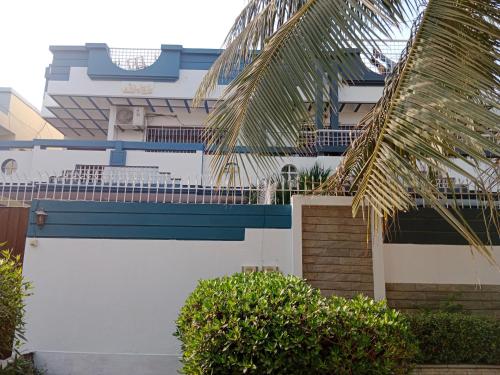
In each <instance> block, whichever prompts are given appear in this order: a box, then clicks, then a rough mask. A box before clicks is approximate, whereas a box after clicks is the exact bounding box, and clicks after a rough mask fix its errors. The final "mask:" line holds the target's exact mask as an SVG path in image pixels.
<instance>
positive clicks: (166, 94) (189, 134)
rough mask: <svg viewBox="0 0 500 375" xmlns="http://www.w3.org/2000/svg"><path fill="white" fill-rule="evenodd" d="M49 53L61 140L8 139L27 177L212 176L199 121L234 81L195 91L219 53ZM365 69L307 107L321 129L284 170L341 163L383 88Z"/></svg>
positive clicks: (4, 150)
mask: <svg viewBox="0 0 500 375" xmlns="http://www.w3.org/2000/svg"><path fill="white" fill-rule="evenodd" d="M50 51H51V52H52V54H53V60H52V63H51V64H50V65H49V66H48V67H47V69H46V73H45V77H46V85H45V93H44V101H43V108H42V116H43V118H44V119H45V120H46V121H47V122H49V123H50V124H51V125H52V126H53V127H55V128H56V129H57V130H58V131H60V132H61V133H62V134H64V140H57V141H55V140H43V139H41V140H40V139H35V140H33V141H26V142H2V143H1V144H0V164H1V163H6V161H7V160H10V163H9V165H12V164H13V163H15V165H16V166H17V168H16V169H15V172H16V173H17V174H19V175H22V176H30V177H31V178H37V177H38V175H37V174H39V173H40V172H43V173H48V174H49V175H50V176H51V177H58V176H64V175H65V174H68V173H73V172H77V173H81V172H82V171H86V173H87V172H88V173H90V172H89V171H96V173H101V171H103V170H107V171H109V170H111V171H116V170H118V171H120V173H125V174H136V173H138V170H139V171H142V172H140V173H143V172H144V171H143V168H147V169H148V176H150V175H151V174H153V175H154V174H156V175H159V176H165V175H169V176H173V177H175V178H177V179H182V180H187V179H190V181H194V180H195V179H201V177H202V176H204V177H205V178H206V176H209V175H210V170H209V165H210V160H211V155H210V152H209V150H207V149H206V148H205V144H204V141H203V136H202V134H203V124H204V122H205V119H206V117H207V115H208V114H209V113H210V111H211V110H212V109H213V107H214V104H215V102H216V100H217V99H218V96H219V95H220V93H221V92H222V90H223V89H224V87H225V86H226V84H227V83H228V82H223V81H221V82H220V85H219V86H218V87H217V88H216V90H215V91H214V92H213V93H212V94H211V96H210V97H207V98H206V99H205V100H204V101H203V103H202V104H201V105H200V106H194V105H193V97H194V94H195V92H196V90H197V88H198V85H199V83H200V82H201V80H202V78H203V76H204V75H205V74H206V72H207V70H208V69H209V68H210V66H211V65H212V63H213V62H214V61H215V60H216V59H217V57H218V56H219V54H220V52H221V51H220V50H216V49H193V48H183V47H182V46H179V45H162V46H161V48H159V49H121V48H110V47H108V46H107V45H106V44H102V43H88V44H86V45H84V46H51V47H50ZM360 64H362V62H361V59H360ZM363 66H364V75H363V78H362V79H361V80H359V81H356V82H352V83H351V84H349V85H345V86H341V87H339V88H338V89H337V90H338V96H337V98H338V100H337V102H336V103H334V104H335V106H334V107H336V109H337V110H335V108H333V107H330V106H329V104H328V102H329V100H327V99H325V101H324V103H320V104H318V105H316V106H311V107H312V108H317V109H313V110H312V111H313V112H314V113H311V117H312V118H313V119H314V124H315V128H314V129H307V130H308V131H307V132H305V133H304V135H305V137H306V138H307V142H308V145H309V146H312V147H311V150H313V151H312V152H309V153H308V154H307V155H301V156H287V157H283V158H279V161H278V168H280V169H282V168H285V170H286V171H290V170H291V171H292V173H293V171H296V170H299V169H301V168H305V167H309V166H312V165H313V164H314V162H316V161H318V162H319V163H320V164H322V165H323V166H325V167H331V168H335V167H336V165H337V164H338V162H339V155H340V154H341V153H342V152H343V151H344V150H345V149H346V147H347V146H348V145H349V143H350V142H351V139H352V138H351V137H352V136H353V134H354V133H352V132H351V128H352V127H353V126H354V125H355V124H356V123H357V122H358V120H360V119H361V118H362V116H363V115H364V114H366V113H367V112H368V111H369V110H370V108H372V106H373V105H374V104H375V103H376V102H377V100H378V99H379V98H380V96H381V94H382V89H383V84H384V76H383V74H379V73H377V69H379V68H380V66H378V67H377V66H374V65H370V63H367V66H365V65H363ZM152 151H155V152H152ZM10 170H12V168H10ZM113 173H114V172H113ZM253 177H255V176H252V177H251V178H253Z"/></svg>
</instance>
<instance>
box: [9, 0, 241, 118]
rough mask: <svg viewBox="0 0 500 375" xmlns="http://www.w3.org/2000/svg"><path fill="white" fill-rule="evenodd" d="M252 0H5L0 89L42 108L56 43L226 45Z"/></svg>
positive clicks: (129, 45)
mask: <svg viewBox="0 0 500 375" xmlns="http://www.w3.org/2000/svg"><path fill="white" fill-rule="evenodd" d="M246 2H247V1H246V0H215V1H208V0H181V1H176V0H135V1H131V0H85V1H81V0H43V1H42V0H2V5H1V9H2V11H1V12H2V21H1V22H0V41H1V48H2V52H1V53H0V56H1V57H0V87H12V88H13V89H14V90H16V91H17V92H18V93H19V94H21V96H23V97H24V98H26V99H27V100H28V101H29V102H31V103H32V104H33V105H34V106H35V107H37V108H38V109H40V107H41V105H42V99H43V90H44V86H45V78H44V74H45V68H46V67H47V66H48V65H49V64H50V63H51V61H52V54H51V53H50V51H49V46H50V45H83V44H85V43H107V44H108V46H110V47H125V48H160V45H161V44H181V45H183V46H184V47H190V48H196V47H198V48H220V47H221V46H222V42H223V41H224V38H225V36H226V34H227V32H228V30H229V28H230V27H231V25H232V22H233V20H234V19H235V18H236V16H237V15H238V13H239V12H240V11H241V9H243V7H244V6H245V4H246Z"/></svg>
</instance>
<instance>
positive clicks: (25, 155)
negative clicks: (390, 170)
mask: <svg viewBox="0 0 500 375" xmlns="http://www.w3.org/2000/svg"><path fill="white" fill-rule="evenodd" d="M212 158H213V157H212V156H211V155H206V154H203V153H202V152H201V151H198V152H191V153H169V152H146V151H140V150H137V151H130V150H129V151H127V159H126V165H127V166H131V167H137V166H149V167H158V170H159V172H170V173H171V174H172V176H173V177H179V178H182V179H183V181H185V182H186V183H187V181H188V179H189V181H190V182H193V183H194V182H195V181H198V182H200V179H201V178H202V177H204V178H205V181H206V182H207V183H208V182H209V181H210V180H211V178H210V176H211V169H210V163H211V161H212ZM7 159H14V160H16V161H17V162H18V170H17V173H18V174H19V175H21V176H34V177H35V178H37V177H38V174H39V173H44V174H45V173H49V174H51V175H54V174H59V173H61V172H62V171H63V170H73V169H74V167H75V165H77V164H93V165H94V164H95V165H109V160H110V159H109V150H108V151H91V150H58V149H46V150H44V149H37V148H35V149H26V150H0V164H1V163H2V162H3V161H5V160H7ZM275 160H276V173H277V174H279V172H280V171H281V168H283V166H285V165H287V164H292V165H294V166H295V167H297V169H298V170H301V169H307V168H310V167H312V166H313V165H314V163H316V162H317V163H319V164H320V165H322V166H323V167H325V168H331V169H332V171H333V170H335V168H336V167H337V166H338V165H339V163H340V157H339V156H318V157H300V156H290V157H276V158H275ZM248 174H249V178H250V182H251V183H256V182H257V180H258V174H257V172H255V171H253V170H248ZM243 181H246V178H245V179H243Z"/></svg>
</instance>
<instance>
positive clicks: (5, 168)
mask: <svg viewBox="0 0 500 375" xmlns="http://www.w3.org/2000/svg"><path fill="white" fill-rule="evenodd" d="M16 171H17V161H15V160H14V159H7V160H5V161H4V162H3V163H2V173H3V174H6V175H8V176H10V175H12V174H14V173H16Z"/></svg>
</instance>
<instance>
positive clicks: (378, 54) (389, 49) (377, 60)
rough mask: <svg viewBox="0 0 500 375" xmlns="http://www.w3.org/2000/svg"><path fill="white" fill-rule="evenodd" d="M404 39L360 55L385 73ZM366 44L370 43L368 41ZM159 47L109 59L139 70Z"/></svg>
mask: <svg viewBox="0 0 500 375" xmlns="http://www.w3.org/2000/svg"><path fill="white" fill-rule="evenodd" d="M406 43H407V41H406V40H398V39H387V40H382V41H379V42H377V44H378V47H379V48H377V49H374V48H373V49H372V52H371V55H370V56H364V55H363V56H362V60H363V62H364V63H365V65H366V66H367V67H368V68H370V69H371V70H373V71H375V72H377V73H379V74H387V73H389V72H391V71H392V69H393V67H394V66H395V65H396V63H397V62H398V60H399V57H400V54H401V51H402V50H403V48H404V47H405V46H406ZM366 44H367V45H371V43H369V42H368V41H367V42H366ZM160 54H161V49H151V48H110V49H109V56H110V58H111V61H112V62H113V63H114V64H116V65H117V66H119V67H120V68H122V69H125V70H140V69H144V68H147V67H148V66H151V65H152V64H154V62H155V61H156V60H157V59H158V58H159V57H160Z"/></svg>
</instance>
